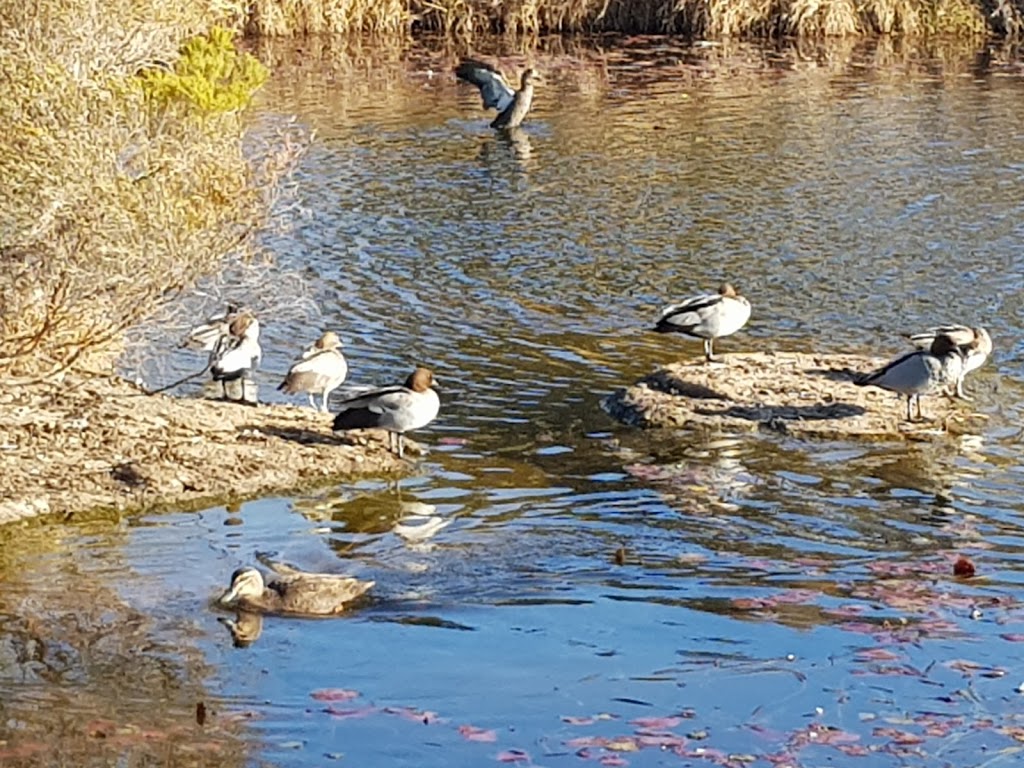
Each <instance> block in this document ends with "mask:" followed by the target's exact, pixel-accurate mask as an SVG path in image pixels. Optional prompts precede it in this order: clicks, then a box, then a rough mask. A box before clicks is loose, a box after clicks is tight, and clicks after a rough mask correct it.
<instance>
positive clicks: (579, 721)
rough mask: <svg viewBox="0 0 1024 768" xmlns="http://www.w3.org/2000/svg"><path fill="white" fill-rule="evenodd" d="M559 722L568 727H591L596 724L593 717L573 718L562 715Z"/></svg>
mask: <svg viewBox="0 0 1024 768" xmlns="http://www.w3.org/2000/svg"><path fill="white" fill-rule="evenodd" d="M561 720H562V722H563V723H568V724H569V725H593V724H594V723H595V722H597V720H596V718H593V717H574V716H573V715H562V718H561Z"/></svg>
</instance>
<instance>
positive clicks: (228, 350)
mask: <svg viewBox="0 0 1024 768" xmlns="http://www.w3.org/2000/svg"><path fill="white" fill-rule="evenodd" d="M259 339H260V323H259V320H257V319H256V316H255V315H253V314H252V313H251V312H240V313H239V314H238V315H236V316H235V317H234V319H233V320H232V321H231V322H230V323H229V324H228V329H227V333H226V334H225V335H223V336H221V337H220V340H219V341H218V342H217V345H216V346H215V347H214V348H213V350H211V352H210V374H211V375H212V376H213V380H214V381H219V382H221V386H222V387H224V383H225V382H228V381H236V380H237V379H242V380H243V381H244V380H248V379H251V378H252V374H253V372H254V371H255V370H256V369H257V368H259V365H260V361H261V360H262V359H263V350H262V349H261V348H260V341H259ZM225 396H226V390H225ZM242 398H243V399H244V398H245V388H244V386H243V388H242Z"/></svg>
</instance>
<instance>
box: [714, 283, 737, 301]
mask: <svg viewBox="0 0 1024 768" xmlns="http://www.w3.org/2000/svg"><path fill="white" fill-rule="evenodd" d="M718 295H719V296H728V297H729V298H732V299H735V298H736V297H737V296H739V294H738V293H737V292H736V289H735V288H733V285H732V283H722V284H721V285H720V286H719V287H718Z"/></svg>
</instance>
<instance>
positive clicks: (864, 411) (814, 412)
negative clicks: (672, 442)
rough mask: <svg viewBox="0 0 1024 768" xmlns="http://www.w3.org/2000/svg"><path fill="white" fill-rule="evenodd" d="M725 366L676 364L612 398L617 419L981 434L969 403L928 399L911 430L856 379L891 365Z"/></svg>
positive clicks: (790, 358) (771, 359)
mask: <svg viewBox="0 0 1024 768" xmlns="http://www.w3.org/2000/svg"><path fill="white" fill-rule="evenodd" d="M720 359H721V360H722V362H721V363H719V364H712V365H705V364H704V363H703V361H701V362H685V363H672V364H670V365H667V366H665V367H664V368H660V369H658V370H656V371H655V372H654V373H652V374H650V375H649V376H645V377H644V378H642V379H640V381H638V382H636V383H635V384H633V385H632V386H631V387H627V388H625V389H620V390H618V391H616V392H614V393H612V394H611V395H610V396H609V397H607V398H606V399H605V401H604V403H603V406H604V408H605V410H606V411H608V413H609V414H610V415H611V416H613V417H614V418H616V419H618V420H619V421H622V422H624V423H626V424H630V425H633V426H639V427H687V428H694V427H704V428H713V429H721V430H727V431H735V430H760V429H767V430H773V431H778V432H786V433H790V434H797V435H808V436H811V435H815V436H820V437H827V438H844V437H859V438H876V439H877V438H887V437H897V436H903V437H907V438H915V437H930V436H934V435H939V434H944V433H946V432H947V431H948V433H952V434H963V433H968V432H972V431H974V429H972V424H973V427H974V428H975V429H976V428H977V426H978V424H979V421H980V419H981V417H980V416H978V415H977V414H974V413H972V411H971V408H970V403H964V402H962V401H960V402H957V401H953V400H951V399H950V398H947V397H945V396H938V395H934V396H930V397H925V398H923V399H922V403H923V406H924V415H925V418H926V421H924V422H914V423H912V424H911V423H907V422H906V420H905V417H906V399H905V398H902V397H899V396H897V395H895V394H893V393H891V392H886V391H884V390H881V389H877V388H875V387H858V386H856V385H855V384H854V383H853V377H854V376H855V375H856V374H857V373H858V372H867V371H871V370H874V369H875V368H877V367H879V366H881V365H884V364H885V363H886V362H887V360H886V359H885V358H877V357H867V356H863V355H816V354H800V353H789V352H756V353H749V354H735V355H724V356H721V358H720Z"/></svg>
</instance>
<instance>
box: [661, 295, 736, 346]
mask: <svg viewBox="0 0 1024 768" xmlns="http://www.w3.org/2000/svg"><path fill="white" fill-rule="evenodd" d="M748 320H750V302H749V301H747V299H746V298H745V297H743V296H740V295H739V294H738V293H737V292H736V289H735V288H733V287H732V285H730V284H729V283H724V284H723V285H722V287H721V288H719V289H718V293H707V294H702V295H700V296H694V297H692V298H689V299H686V300H685V301H681V302H679V303H678V304H669V305H668V306H667V307H665V308H664V309H662V310H661V316H660V317H659V318H658V322H657V325H655V327H654V330H655V331H657V332H658V333H683V334H686V335H687V336H693V337H695V338H698V339H704V356H705V357H706V359H707V360H708V361H709V362H710V361H712V360H714V359H715V358H714V349H713V344H714V340H715V339H718V338H721V337H722V336H731V335H732V334H734V333H736V331H738V330H739V329H740V328H742V327H743V326H744V325H746V324H747V321H748Z"/></svg>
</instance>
